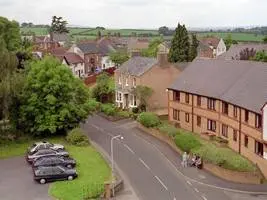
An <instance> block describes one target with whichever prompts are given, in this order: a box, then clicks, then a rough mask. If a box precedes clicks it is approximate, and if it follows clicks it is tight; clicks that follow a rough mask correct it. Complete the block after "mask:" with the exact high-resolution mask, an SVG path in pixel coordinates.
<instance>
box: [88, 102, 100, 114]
mask: <svg viewBox="0 0 267 200" xmlns="http://www.w3.org/2000/svg"><path fill="white" fill-rule="evenodd" d="M100 106H101V103H100V102H98V101H96V100H95V99H90V100H89V101H88V107H89V110H90V111H94V112H95V111H98V110H99V109H100Z"/></svg>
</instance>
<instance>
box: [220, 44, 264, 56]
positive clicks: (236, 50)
mask: <svg viewBox="0 0 267 200" xmlns="http://www.w3.org/2000/svg"><path fill="white" fill-rule="evenodd" d="M245 49H248V50H251V49H253V50H255V51H256V52H257V51H263V50H264V51H267V44H258V43H256V44H234V45H232V46H231V47H230V48H229V49H228V51H226V52H225V53H223V54H221V55H220V56H218V59H225V60H240V52H241V51H243V50H245Z"/></svg>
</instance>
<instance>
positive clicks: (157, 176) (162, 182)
mask: <svg viewBox="0 0 267 200" xmlns="http://www.w3.org/2000/svg"><path fill="white" fill-rule="evenodd" d="M155 178H156V179H157V180H158V182H159V183H160V184H161V185H162V186H163V187H164V188H165V190H168V188H167V187H166V185H164V183H163V182H162V181H161V180H160V178H159V177H158V176H155Z"/></svg>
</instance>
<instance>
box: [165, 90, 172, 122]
mask: <svg viewBox="0 0 267 200" xmlns="http://www.w3.org/2000/svg"><path fill="white" fill-rule="evenodd" d="M169 91H170V90H169V89H166V92H167V95H168V121H170V95H169ZM172 92H173V90H172Z"/></svg>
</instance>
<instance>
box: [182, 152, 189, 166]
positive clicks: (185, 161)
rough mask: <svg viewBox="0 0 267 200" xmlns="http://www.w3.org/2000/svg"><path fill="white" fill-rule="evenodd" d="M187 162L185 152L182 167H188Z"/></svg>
mask: <svg viewBox="0 0 267 200" xmlns="http://www.w3.org/2000/svg"><path fill="white" fill-rule="evenodd" d="M187 160H188V156H187V153H186V152H184V153H183V156H182V167H187Z"/></svg>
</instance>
